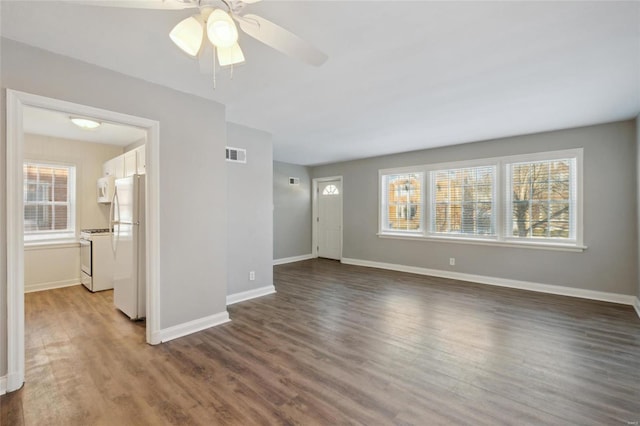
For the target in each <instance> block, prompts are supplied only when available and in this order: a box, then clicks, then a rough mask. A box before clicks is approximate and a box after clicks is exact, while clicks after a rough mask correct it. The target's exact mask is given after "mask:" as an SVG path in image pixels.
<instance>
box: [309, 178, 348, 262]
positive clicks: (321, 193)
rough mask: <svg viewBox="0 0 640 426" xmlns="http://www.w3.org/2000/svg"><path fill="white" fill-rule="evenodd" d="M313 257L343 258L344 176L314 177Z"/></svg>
mask: <svg viewBox="0 0 640 426" xmlns="http://www.w3.org/2000/svg"><path fill="white" fill-rule="evenodd" d="M312 194H313V195H312V206H313V207H312V215H313V216H312V223H313V227H312V247H311V251H312V253H313V257H323V258H326V259H334V260H341V259H342V202H343V185H342V176H332V177H326V178H316V179H313V187H312Z"/></svg>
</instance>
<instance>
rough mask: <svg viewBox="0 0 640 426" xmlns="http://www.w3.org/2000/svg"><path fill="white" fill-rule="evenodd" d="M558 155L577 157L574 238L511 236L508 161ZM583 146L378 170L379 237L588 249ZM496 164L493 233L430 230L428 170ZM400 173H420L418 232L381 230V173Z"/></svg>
mask: <svg viewBox="0 0 640 426" xmlns="http://www.w3.org/2000/svg"><path fill="white" fill-rule="evenodd" d="M560 158H575V159H576V204H575V205H576V216H575V221H576V224H575V232H576V238H575V240H567V239H558V240H557V241H554V240H553V239H549V238H545V239H542V238H541V239H540V240H537V239H532V238H527V239H519V238H517V237H511V236H509V233H508V229H507V228H508V226H509V224H510V221H507V220H506V213H507V207H508V206H507V205H506V201H507V200H506V199H505V194H507V183H508V182H507V181H508V177H507V164H509V163H517V162H531V161H549V160H555V159H560ZM583 158H584V150H583V148H575V149H567V150H559V151H546V152H538V153H531V154H522V155H509V156H503V157H491V158H484V159H474V160H462V161H453V162H446V163H433V164H423V165H417V166H406V167H398V168H391V169H380V170H378V233H377V235H378V237H380V238H391V239H404V240H412V241H416V240H424V241H437V242H447V243H461V244H472V245H488V246H498V247H519V248H532V249H543V250H561V251H573V252H581V251H584V250H586V249H587V246H585V245H584V233H583V214H584V212H583V207H584V200H583ZM489 165H494V166H496V181H495V188H494V196H495V212H494V215H495V232H496V235H495V236H472V235H460V236H457V235H451V234H442V233H432V232H430V229H431V227H430V221H431V220H433V219H432V215H431V196H430V194H429V193H428V192H427V188H429V191H430V188H431V175H430V172H432V171H435V170H444V169H457V168H467V167H478V166H489ZM402 173H422V174H423V182H422V200H423V208H424V214H423V215H422V218H421V220H422V223H421V230H420V231H393V232H390V231H386V230H384V229H383V212H382V207H383V199H384V198H383V197H384V192H383V191H384V188H383V185H382V183H383V176H385V175H390V174H402Z"/></svg>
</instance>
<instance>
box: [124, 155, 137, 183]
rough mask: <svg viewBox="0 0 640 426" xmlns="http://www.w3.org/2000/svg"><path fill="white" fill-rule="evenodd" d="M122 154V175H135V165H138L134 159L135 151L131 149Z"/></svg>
mask: <svg viewBox="0 0 640 426" xmlns="http://www.w3.org/2000/svg"><path fill="white" fill-rule="evenodd" d="M123 156H124V177H127V176H131V175H135V174H136V167H138V162H137V160H136V151H135V150H131V151H129V152H125V153H124V154H123Z"/></svg>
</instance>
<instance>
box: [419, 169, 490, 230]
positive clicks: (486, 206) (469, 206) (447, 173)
mask: <svg viewBox="0 0 640 426" xmlns="http://www.w3.org/2000/svg"><path fill="white" fill-rule="evenodd" d="M495 174H496V168H495V166H482V167H467V168H464V169H448V170H436V171H432V172H431V217H432V221H431V232H432V233H443V234H466V235H494V234H495V231H494V214H493V212H494V211H495V208H494V202H495V197H494V181H495Z"/></svg>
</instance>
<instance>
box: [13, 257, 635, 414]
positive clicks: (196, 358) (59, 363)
mask: <svg viewBox="0 0 640 426" xmlns="http://www.w3.org/2000/svg"><path fill="white" fill-rule="evenodd" d="M275 285H276V289H277V293H276V294H274V295H270V296H265V297H263V298H260V299H256V300H252V301H248V302H243V303H239V304H236V305H233V306H230V307H229V312H230V315H231V318H232V322H231V323H228V324H225V325H222V326H219V327H216V328H213V329H209V330H205V331H203V332H200V333H196V334H194V335H191V336H187V337H185V338H182V339H178V340H175V341H172V342H169V343H166V344H163V345H159V346H155V347H152V346H148V345H146V344H145V343H144V323H136V322H131V321H129V320H128V319H126V318H125V317H124V316H123V315H122V314H120V313H119V312H118V311H116V310H115V309H114V308H113V304H112V293H111V292H102V293H97V294H92V293H89V292H88V291H86V290H84V288H82V287H80V286H78V287H71V288H65V289H59V290H52V291H46V292H40V293H31V294H27V295H26V329H27V335H26V348H27V356H26V380H27V382H26V384H25V386H24V387H23V388H22V389H21V390H20V391H17V392H14V393H11V394H8V395H5V396H3V397H2V398H1V399H0V405H1V410H0V423H1V424H2V425H3V426H4V425H191V424H193V425H215V424H229V425H254V424H256V425H257V424H264V425H270V424H302V425H321V424H323V425H335V424H366V425H387V424H398V425H409V424H415V425H431V424H473V425H501V424H513V425H525V424H535V425H540V424H549V425H567V424H580V425H602V424H606V425H618V424H619V425H627V424H638V423H634V422H638V421H640V319H638V317H637V316H636V314H635V312H634V310H633V308H631V307H628V306H621V305H615V304H609V303H603V302H594V301H587V300H580V299H573V298H569V297H562V296H552V295H544V294H537V293H532V292H525V291H519V290H511V289H504V288H497V287H490V286H485V285H479V284H472V283H465V282H460V281H454V280H447V279H439V278H430V277H423V276H417V275H411V274H405V273H397V272H389V271H382V270H376V269H368V268H362V267H357V266H349V265H341V264H339V263H338V262H333V261H328V260H322V259H316V260H310V261H304V262H298V263H294V264H289V265H281V266H277V267H275Z"/></svg>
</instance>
